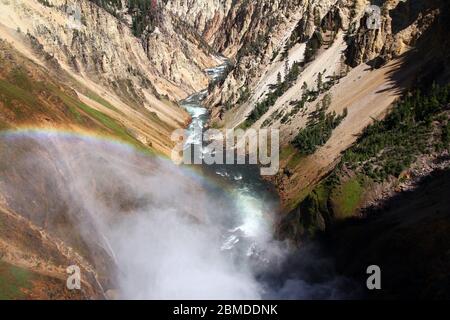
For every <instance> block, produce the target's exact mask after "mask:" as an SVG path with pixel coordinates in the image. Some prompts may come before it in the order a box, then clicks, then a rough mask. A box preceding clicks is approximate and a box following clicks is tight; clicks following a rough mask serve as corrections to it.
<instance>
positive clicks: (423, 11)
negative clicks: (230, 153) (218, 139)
mask: <svg viewBox="0 0 450 320" xmlns="http://www.w3.org/2000/svg"><path fill="white" fill-rule="evenodd" d="M370 6H376V7H378V8H380V12H379V13H380V15H379V16H377V19H379V20H377V23H375V24H373V23H371V21H372V20H371V19H374V17H373V14H374V13H373V11H370V10H368V8H370ZM449 13H450V11H449V4H448V3H447V2H446V1H444V0H432V1H400V0H380V1H366V0H322V1H319V0H255V1H247V0H161V1H150V0H149V1H146V0H134V1H132V0H113V1H103V0H91V1H88V0H0V67H1V68H0V130H1V131H0V299H4V298H5V299H20V298H28V299H45V298H47V299H354V298H376V299H378V298H381V299H396V298H405V297H406V298H418V297H419V298H423V297H425V298H442V297H444V298H446V297H449V292H450V291H449V290H448V288H449V282H448V280H449V279H450V278H449V273H448V270H449V269H448V266H449V264H450V261H449V258H448V250H449V249H450V248H449V247H448V245H449V243H450V241H448V240H450V239H449V238H448V237H449V236H448V235H449V234H450V233H449V232H448V231H450V219H449V213H450V211H449V208H448V204H447V203H446V201H445V197H446V195H445V194H446V190H448V188H447V186H448V179H447V178H448V167H449V160H448V157H449V156H448V153H449V149H448V148H449V142H450V138H449V137H450V131H449V130H450V129H449V127H450V126H449V124H450V120H449V118H450V114H449V104H450V94H449V91H450V88H449V85H448V80H449V78H450V72H449V69H448V65H449V64H448V62H449V57H450V55H449V50H448V48H450V45H449V38H448V36H447V35H446V34H447V31H448V27H449V23H448V21H450V19H449ZM372 22H373V21H372ZM184 128H187V132H188V139H187V142H186V147H189V148H190V145H192V144H197V145H199V146H200V150H202V148H203V147H204V145H203V141H202V139H201V138H202V137H200V136H199V133H202V132H203V130H204V129H207V128H213V129H216V130H226V129H242V130H249V129H251V130H262V129H264V130H265V129H267V130H269V131H271V130H273V131H274V130H278V131H279V132H280V169H279V170H278V171H277V173H276V175H273V176H261V175H260V167H259V166H257V165H248V164H247V165H237V164H235V165H227V164H215V165H201V166H198V165H182V166H176V165H174V163H173V162H172V161H171V160H170V159H169V156H170V155H171V152H172V150H173V148H174V146H175V144H176V141H173V140H172V139H171V136H172V134H173V132H174V131H176V130H178V129H184ZM202 151H205V150H202ZM417 244H418V245H417ZM372 264H379V265H380V267H381V270H382V272H383V290H381V291H379V292H378V291H377V292H375V291H370V290H367V288H366V286H365V280H366V278H367V274H366V269H367V267H368V266H369V265H372ZM70 265H77V266H79V267H80V269H81V273H82V275H83V276H82V279H83V280H82V289H81V290H79V291H71V290H68V289H67V288H66V286H65V281H66V279H67V273H66V268H67V267H68V266H70ZM411 279H415V280H414V281H412V280H411Z"/></svg>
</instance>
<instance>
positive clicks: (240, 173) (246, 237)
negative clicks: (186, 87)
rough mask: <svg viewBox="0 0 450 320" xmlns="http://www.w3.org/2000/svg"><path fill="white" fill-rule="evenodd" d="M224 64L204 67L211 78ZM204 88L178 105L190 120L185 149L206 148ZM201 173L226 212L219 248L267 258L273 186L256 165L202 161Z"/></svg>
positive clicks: (275, 199)
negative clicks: (209, 181) (193, 147)
mask: <svg viewBox="0 0 450 320" xmlns="http://www.w3.org/2000/svg"><path fill="white" fill-rule="evenodd" d="M226 69H227V64H226V62H225V64H223V65H220V66H218V67H216V68H210V69H207V70H206V71H205V72H206V73H207V74H208V75H209V77H210V79H211V81H217V79H219V78H220V77H221V76H222V75H223V74H224V72H226ZM207 93H208V92H207V90H204V91H201V92H198V93H196V94H194V95H192V96H190V97H189V98H187V99H186V100H184V101H182V102H181V105H182V106H183V107H184V108H185V109H186V110H187V112H188V113H189V114H190V116H191V118H192V122H191V124H190V125H189V127H188V128H187V138H186V145H185V149H188V148H191V147H192V145H196V146H197V147H198V148H199V150H201V153H202V154H203V153H204V152H206V151H207V148H206V146H205V143H204V141H203V140H202V133H203V131H204V129H205V127H206V126H207V123H208V119H209V114H208V110H207V109H206V108H205V107H204V106H203V105H202V101H203V99H204V98H205V97H206V95H207ZM202 173H203V174H204V175H206V176H208V177H209V178H211V179H214V180H215V181H216V182H217V185H218V186H219V187H217V188H215V190H211V186H210V187H209V189H210V191H211V192H212V194H213V196H214V197H219V198H220V197H224V195H226V198H224V201H223V202H222V203H224V205H225V206H227V207H229V208H228V212H229V215H228V216H227V217H226V220H225V221H222V223H223V226H224V229H223V235H222V236H223V243H222V246H221V250H222V251H228V252H230V253H231V254H233V256H235V257H237V258H239V259H245V258H252V259H255V260H257V261H258V262H266V263H267V262H268V261H267V259H266V258H265V257H264V254H263V251H264V247H265V244H267V242H268V241H270V239H272V236H273V230H272V219H273V217H274V214H275V212H276V211H277V210H278V206H279V200H278V196H277V193H276V191H275V190H274V188H273V187H272V186H271V185H270V184H269V183H267V182H266V181H264V180H263V179H262V177H261V176H260V168H259V167H258V166H256V165H238V164H234V165H230V164H214V165H206V164H203V165H202Z"/></svg>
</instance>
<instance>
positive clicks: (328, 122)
mask: <svg viewBox="0 0 450 320" xmlns="http://www.w3.org/2000/svg"><path fill="white" fill-rule="evenodd" d="M330 104H331V97H330V96H329V95H326V96H325V97H324V98H323V99H322V101H321V103H319V104H318V106H317V108H316V111H315V112H313V113H312V114H311V116H310V119H309V120H308V124H307V125H306V128H304V129H302V130H300V132H299V134H298V135H297V136H296V137H295V139H294V140H293V142H292V143H293V145H294V146H295V147H296V148H297V149H298V150H299V151H300V153H301V154H303V155H309V154H312V153H314V152H315V151H316V150H317V148H318V147H320V146H322V145H324V144H325V143H326V142H327V141H328V140H329V139H330V137H331V134H332V133H333V130H334V129H335V128H336V127H337V126H338V125H339V124H340V123H341V122H342V120H343V119H344V118H345V117H346V116H347V111H346V110H345V111H344V113H343V114H342V115H337V114H336V112H332V113H326V112H327V110H328V108H329V106H330Z"/></svg>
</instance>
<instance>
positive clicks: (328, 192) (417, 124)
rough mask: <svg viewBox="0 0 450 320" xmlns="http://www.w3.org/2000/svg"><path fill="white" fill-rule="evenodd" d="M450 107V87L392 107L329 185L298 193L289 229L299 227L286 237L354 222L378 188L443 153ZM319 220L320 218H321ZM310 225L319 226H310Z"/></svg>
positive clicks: (447, 139)
mask: <svg viewBox="0 0 450 320" xmlns="http://www.w3.org/2000/svg"><path fill="white" fill-rule="evenodd" d="M449 103H450V85H445V86H437V85H433V86H432V87H431V88H430V89H429V90H426V91H424V92H422V91H421V90H414V91H413V92H410V93H408V94H406V95H405V96H404V98H403V99H402V100H400V101H398V102H397V103H395V104H394V105H393V108H392V110H391V112H390V113H389V114H388V116H387V117H386V118H385V119H384V120H382V121H375V122H374V123H373V124H372V125H370V126H368V127H367V128H366V129H365V130H364V132H363V133H362V134H361V136H360V137H359V139H358V140H357V142H356V143H355V145H354V146H353V147H351V148H350V149H348V150H347V151H346V152H344V154H343V156H342V159H341V162H340V163H339V164H338V166H337V167H336V168H335V169H334V170H333V171H332V173H331V174H330V175H329V176H328V177H327V178H326V179H324V180H323V181H322V182H321V183H320V184H318V185H317V186H316V187H315V188H314V190H312V191H311V190H309V191H307V190H302V191H301V192H300V193H299V195H298V196H297V199H298V203H297V204H296V203H292V204H291V208H298V209H297V210H294V211H292V213H291V214H290V215H289V217H288V218H287V220H286V223H287V224H292V223H297V224H298V223H300V224H301V225H300V226H295V227H294V226H292V225H288V226H284V228H285V229H286V230H287V232H294V237H300V238H301V237H302V236H304V235H305V233H304V232H303V233H302V232H298V230H300V229H302V228H303V229H306V230H309V231H317V230H322V228H321V226H322V222H321V219H322V220H323V221H325V222H326V221H330V220H331V219H333V218H334V219H336V218H337V219H345V218H347V217H351V216H353V215H354V214H355V211H356V210H357V208H358V206H359V205H360V204H361V202H362V201H363V197H364V195H365V194H366V192H367V191H368V190H371V188H372V185H373V184H374V183H379V182H383V181H385V180H386V179H387V178H388V177H396V178H400V176H401V173H402V172H403V171H404V170H405V169H407V168H409V167H410V166H411V164H412V163H413V162H414V161H415V160H416V159H417V157H418V156H419V155H421V154H429V153H432V152H433V151H434V150H435V148H436V142H438V144H439V145H440V151H441V150H442V149H443V148H448V147H449V143H450V120H449V112H448V110H447V109H448V106H449ZM438 151H439V149H438ZM291 154H292V152H291V150H290V151H289V155H285V156H289V157H291V156H292V155H291ZM349 171H350V172H351V174H349ZM319 215H320V216H321V217H322V218H318V216H319ZM311 217H314V219H311ZM311 221H313V222H314V221H315V222H316V223H317V225H316V226H314V225H312V224H311V223H312V222H311ZM303 229H302V230H303ZM310 234H311V233H310V232H308V233H307V235H310Z"/></svg>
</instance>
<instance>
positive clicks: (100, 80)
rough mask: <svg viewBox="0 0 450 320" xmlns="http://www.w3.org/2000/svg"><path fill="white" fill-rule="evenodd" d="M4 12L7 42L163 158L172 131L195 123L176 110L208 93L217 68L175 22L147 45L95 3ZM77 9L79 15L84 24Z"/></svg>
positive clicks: (30, 3)
mask: <svg viewBox="0 0 450 320" xmlns="http://www.w3.org/2000/svg"><path fill="white" fill-rule="evenodd" d="M0 6H1V10H0V17H1V23H0V37H1V38H2V39H4V40H6V41H8V42H9V43H10V44H11V45H12V46H13V47H15V48H16V49H17V50H18V51H19V52H21V53H22V54H23V55H25V56H27V57H28V58H30V59H32V60H33V61H34V62H35V63H37V64H40V65H42V66H44V67H46V68H47V69H48V70H49V71H53V72H55V74H58V77H59V79H58V81H62V82H64V83H65V84H66V85H68V86H70V87H72V89H74V90H75V91H76V92H77V95H78V96H79V97H80V99H81V100H82V101H83V102H84V103H87V104H89V105H90V106H91V107H93V108H94V109H96V110H97V111H101V112H102V113H105V114H107V115H108V116H109V117H112V118H113V119H115V120H116V121H118V122H119V123H121V124H122V125H123V126H124V127H126V128H127V130H128V131H129V133H130V134H131V135H132V136H133V138H135V139H137V140H139V141H140V142H141V143H142V144H144V145H147V146H151V147H152V148H153V149H155V150H157V151H159V152H162V153H166V154H168V153H169V152H170V150H171V148H172V145H173V143H172V142H171V141H170V133H171V132H172V131H173V129H175V128H179V127H182V126H184V125H185V124H186V123H187V121H188V120H189V118H188V115H187V113H186V112H185V111H184V110H183V109H181V108H180V107H178V106H177V105H176V103H175V102H176V101H178V100H180V99H183V98H185V97H186V96H188V95H189V94H191V93H193V92H195V91H197V90H200V89H202V88H204V87H205V86H206V85H207V81H208V79H207V76H206V75H205V74H204V72H203V69H204V68H206V67H210V66H213V65H215V64H217V61H218V60H217V59H216V58H215V57H214V56H213V55H210V52H208V51H207V50H206V49H205V48H204V47H202V45H201V43H200V42H199V40H198V38H195V37H194V36H192V35H190V36H189V34H188V33H183V32H180V26H179V25H177V23H178V22H179V21H177V20H176V19H175V20H173V19H171V17H170V15H169V16H168V19H164V20H162V22H161V24H160V25H159V26H158V28H156V29H155V30H154V31H153V32H151V33H149V34H146V35H145V41H143V40H142V39H139V38H137V37H136V36H135V35H134V34H133V31H132V29H131V26H130V25H128V23H127V21H125V20H126V19H124V22H122V21H121V20H120V19H119V17H115V16H113V15H112V14H110V13H108V12H107V11H106V10H104V9H103V8H101V7H99V6H97V5H96V4H94V3H92V2H90V1H79V2H70V1H69V2H67V1H59V0H54V1H45V2H42V1H37V0H27V1H2V2H1V3H0ZM73 8H75V9H77V10H78V9H79V10H80V11H79V12H80V16H79V17H78V18H77V16H76V15H73V11H71V10H72V9H73ZM184 34H186V36H184ZM191 57H195V59H191Z"/></svg>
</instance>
